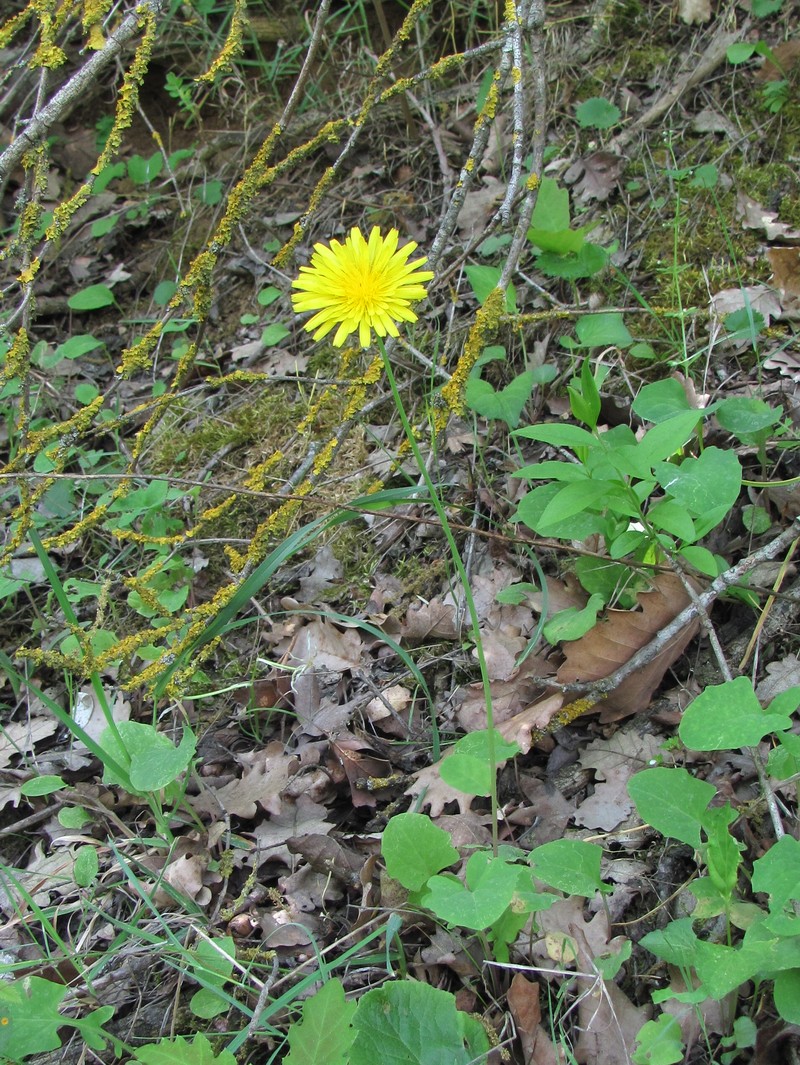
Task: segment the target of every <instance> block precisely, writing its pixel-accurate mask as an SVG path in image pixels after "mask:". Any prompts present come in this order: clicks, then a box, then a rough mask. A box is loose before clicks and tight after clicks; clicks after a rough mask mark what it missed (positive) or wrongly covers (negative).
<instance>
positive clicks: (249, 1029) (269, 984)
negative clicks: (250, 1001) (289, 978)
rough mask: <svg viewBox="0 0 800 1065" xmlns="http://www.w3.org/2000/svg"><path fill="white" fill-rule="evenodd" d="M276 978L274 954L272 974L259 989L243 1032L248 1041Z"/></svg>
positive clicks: (259, 1018) (276, 958) (275, 958)
mask: <svg viewBox="0 0 800 1065" xmlns="http://www.w3.org/2000/svg"><path fill="white" fill-rule="evenodd" d="M277 977H278V955H277V954H276V955H275V957H274V958H273V959H272V972H271V974H270V976H269V978H268V979H267V980H265V981H264V986H263V987H262V988H261V991H260V993H259V996H258V1001H257V1002H256V1005H255V1009H254V1010H253V1016H252V1017H251V1018H250V1021H249V1023H248V1025H247V1029H246V1031H245V1035H246V1038H247V1039H249V1038H250V1037H251V1036H252V1035H253V1033H254V1032H255V1031H256V1029H257V1028H258V1022H259V1021H260V1020H261V1014H262V1013H263V1012H264V1009H265V1007H266V1005H267V999H268V998H269V993H270V991H271V990H272V987H273V985H274V983H275V980H276V979H277Z"/></svg>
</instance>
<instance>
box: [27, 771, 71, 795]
mask: <svg viewBox="0 0 800 1065" xmlns="http://www.w3.org/2000/svg"><path fill="white" fill-rule="evenodd" d="M66 787H67V784H66V783H65V782H64V780H63V779H62V778H61V777H57V776H48V775H42V776H40V777H31V779H30V780H26V781H25V783H24V784H23V785H22V787H21V788H20V789H19V792H20V795H25V796H26V797H27V798H33V797H34V796H36V795H52V794H53V792H54V791H61V789H62V788H66Z"/></svg>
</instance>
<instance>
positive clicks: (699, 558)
mask: <svg viewBox="0 0 800 1065" xmlns="http://www.w3.org/2000/svg"><path fill="white" fill-rule="evenodd" d="M687 539H694V537H687ZM678 553H679V554H680V555H681V557H682V558H685V559H686V561H687V562H688V563H689V565H690V566H694V568H695V569H696V570H697V571H698V572H699V573H702V574H704V575H705V576H706V577H717V576H719V572H720V568H719V566H718V565H717V559H716V557H715V556H714V555H712V554H711V552H710V551H709V550H708V548H707V547H682V548H681V549H680V551H679V552H678Z"/></svg>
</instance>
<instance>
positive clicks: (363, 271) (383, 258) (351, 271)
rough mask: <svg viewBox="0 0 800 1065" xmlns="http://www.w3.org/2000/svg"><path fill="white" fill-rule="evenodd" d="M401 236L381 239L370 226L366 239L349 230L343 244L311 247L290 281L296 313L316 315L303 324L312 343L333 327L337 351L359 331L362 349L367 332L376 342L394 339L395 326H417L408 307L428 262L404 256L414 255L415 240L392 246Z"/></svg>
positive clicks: (427, 274)
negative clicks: (307, 258)
mask: <svg viewBox="0 0 800 1065" xmlns="http://www.w3.org/2000/svg"><path fill="white" fill-rule="evenodd" d="M399 239H400V234H399V233H398V232H397V230H396V229H390V230H389V232H388V233H387V234H386V236H385V237H384V236H382V235H381V231H380V229H378V227H377V226H374V227H373V229H372V232H371V233H370V235H369V240H365V239H364V236H363V234H362V233H361V231H360V230H358V229H351V230H350V235H349V236H348V237H347V238H346V239H345V242H344V244H341V243H340V242H339V241H338V240H332V241H331V243H330V247H328V246H327V245H325V244H315V245H314V254H313V255H312V256H311V265H310V266H302V267H301V268H300V276H299V277H298V278H297V280H296V281H293V282H292V288H296V289H298V290H299V291H297V292H294V293H292V304H293V306H294V309H295V311H296V312H297V313H298V314H302V313H303V312H304V311H316V312H317V313H316V314H315V315H314V317H313V318H310V319H309V320H308V321H307V322H306V323H305V325H304V326H303V328H304V329H307V330H308V332H309V333H314V339H315V340H320V339H321V338H322V337H324V336H326V335H327V334H328V333H329V332H330V331H331V330H332V329H333V328H334V327H337V328H336V334H335V336H334V338H333V345H334V347H337V348H340V347H341V346H342V344H344V342H345V340H346V339H347V338H348V337H349V336H350V334H351V333H355V332H358V339H359V342H360V343H361V346H362V347H363V348H366V347H368V346H369V344H370V341H371V339H372V330H373V329H374V330H375V332H376V333H377V335H378V336H379V337H385V336H386V334H387V333H388V334H389V336H393V337H396V336H398V335H399V334H398V330H397V324H396V323H397V322H416V320H417V316H416V314H414V312H413V311H412V310H411V304H412V303H413V302H414V301H415V300H420V299H422V298H423V296H425V295H426V292H427V289H426V288H425V285H424V284H423V282H425V281H430V280H431V278H432V277H433V274H432V273H431V271H430V270H421V269H420V267H421V266H424V265H425V263H426V262H427V259H425V258H422V259H413V260H412V261H411V262H409V261H408V260H409V256H410V255H411V253H412V252H413V251H415V250H416V248H417V245H416V243H415V241H413V240H412V241H409V243H408V244H404V245H403V247H402V248H399V249H398V247H397V242H398V240H399Z"/></svg>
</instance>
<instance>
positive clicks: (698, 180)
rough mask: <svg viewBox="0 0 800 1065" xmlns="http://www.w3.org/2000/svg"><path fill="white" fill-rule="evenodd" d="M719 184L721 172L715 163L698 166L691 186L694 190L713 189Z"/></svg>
mask: <svg viewBox="0 0 800 1065" xmlns="http://www.w3.org/2000/svg"><path fill="white" fill-rule="evenodd" d="M718 182H719V170H717V168H716V167H715V166H714V164H713V163H704V164H703V165H702V166H698V167H697V169H696V170H695V172H694V176H693V177H692V180H691V181H690V182H689V184H690V185H691V186H692V188H693V189H713V188H716V186H717V183H718Z"/></svg>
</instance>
